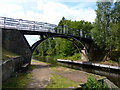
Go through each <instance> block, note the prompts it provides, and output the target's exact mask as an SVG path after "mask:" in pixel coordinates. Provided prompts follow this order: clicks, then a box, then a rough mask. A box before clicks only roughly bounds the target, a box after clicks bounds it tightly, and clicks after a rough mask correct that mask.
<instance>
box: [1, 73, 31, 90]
mask: <svg viewBox="0 0 120 90" xmlns="http://www.w3.org/2000/svg"><path fill="white" fill-rule="evenodd" d="M30 80H31V74H30V73H21V74H18V76H16V77H11V78H9V79H8V80H7V81H6V82H4V83H3V85H2V87H3V88H9V89H10V88H26V87H27V84H28V82H29V81H30Z"/></svg>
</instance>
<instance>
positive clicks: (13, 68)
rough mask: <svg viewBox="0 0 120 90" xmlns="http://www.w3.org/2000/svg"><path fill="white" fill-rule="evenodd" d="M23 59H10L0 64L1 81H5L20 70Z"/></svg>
mask: <svg viewBox="0 0 120 90" xmlns="http://www.w3.org/2000/svg"><path fill="white" fill-rule="evenodd" d="M23 60H24V58H23V57H15V58H11V59H9V60H7V61H4V62H3V63H2V81H5V80H7V79H8V78H9V77H11V76H15V75H16V74H17V73H18V72H19V71H20V70H21V68H20V67H21V65H22V63H23Z"/></svg>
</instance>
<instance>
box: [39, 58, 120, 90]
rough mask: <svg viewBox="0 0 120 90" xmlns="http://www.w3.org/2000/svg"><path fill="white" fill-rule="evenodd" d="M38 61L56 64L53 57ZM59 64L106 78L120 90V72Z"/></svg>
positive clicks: (59, 63) (71, 64) (87, 66)
mask: <svg viewBox="0 0 120 90" xmlns="http://www.w3.org/2000/svg"><path fill="white" fill-rule="evenodd" d="M38 60H40V61H44V62H49V63H52V64H55V62H54V61H55V60H54V59H53V58H52V57H49V58H44V57H41V58H39V59H38ZM57 64H58V65H61V66H64V67H69V68H72V69H76V70H81V71H85V72H89V73H93V74H97V75H101V76H105V77H107V78H108V79H109V80H110V81H111V82H113V83H114V84H115V85H116V86H118V87H119V88H120V71H119V70H112V69H106V68H100V67H94V66H89V65H80V64H73V63H64V62H57Z"/></svg>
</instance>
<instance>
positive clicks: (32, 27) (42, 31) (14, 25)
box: [0, 17, 93, 57]
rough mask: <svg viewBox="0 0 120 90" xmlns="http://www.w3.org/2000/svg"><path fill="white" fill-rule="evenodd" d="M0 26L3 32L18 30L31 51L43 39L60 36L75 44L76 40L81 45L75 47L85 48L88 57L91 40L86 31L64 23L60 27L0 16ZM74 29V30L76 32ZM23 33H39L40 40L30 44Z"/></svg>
mask: <svg viewBox="0 0 120 90" xmlns="http://www.w3.org/2000/svg"><path fill="white" fill-rule="evenodd" d="M0 28H1V30H2V31H3V32H4V31H17V32H19V33H20V34H21V35H22V37H23V38H24V41H25V42H26V43H27V46H28V47H29V49H30V51H31V53H32V52H33V51H34V50H35V48H36V47H37V46H38V45H39V44H40V43H41V42H43V41H44V40H46V39H48V38H53V37H61V38H65V39H68V40H70V41H72V42H73V43H74V44H75V45H76V41H78V42H79V44H81V45H80V47H79V45H76V47H77V48H79V49H80V52H81V51H82V50H85V52H84V54H85V55H86V56H88V57H89V53H90V50H91V47H92V43H93V40H92V38H91V36H90V34H88V32H86V33H85V32H83V31H82V30H74V29H73V28H68V27H67V26H66V25H64V27H61V26H57V25H55V24H50V23H47V22H37V21H29V20H23V19H13V18H8V17H0ZM74 31H76V32H77V33H76V32H74ZM14 34H15V33H13V34H12V35H14ZM3 35H4V34H3ZM8 35H9V34H8ZM24 35H39V36H40V40H38V41H37V42H35V43H34V44H33V45H32V46H30V45H29V43H28V41H27V39H26V38H25V36H24ZM9 42H10V41H9ZM21 43H22V42H21Z"/></svg>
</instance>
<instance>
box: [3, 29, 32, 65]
mask: <svg viewBox="0 0 120 90" xmlns="http://www.w3.org/2000/svg"><path fill="white" fill-rule="evenodd" d="M2 47H3V48H4V49H6V50H8V51H10V52H13V53H16V54H18V55H20V56H22V57H24V63H28V62H30V60H31V54H32V53H31V50H30V46H29V44H28V42H27V41H26V38H25V36H24V35H22V33H20V31H18V30H14V29H2Z"/></svg>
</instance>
